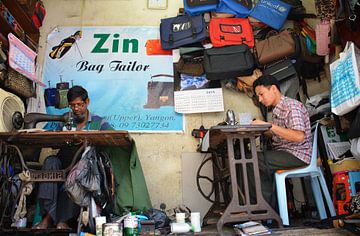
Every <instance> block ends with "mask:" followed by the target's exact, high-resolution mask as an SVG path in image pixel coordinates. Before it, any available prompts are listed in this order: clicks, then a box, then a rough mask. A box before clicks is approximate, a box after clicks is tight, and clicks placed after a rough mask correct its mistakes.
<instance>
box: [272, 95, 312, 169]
mask: <svg viewBox="0 0 360 236" xmlns="http://www.w3.org/2000/svg"><path fill="white" fill-rule="evenodd" d="M272 123H273V124H274V125H278V126H280V127H283V128H287V129H293V130H300V131H304V132H305V138H304V141H303V142H301V143H298V142H291V141H288V140H285V139H283V138H282V137H280V136H278V135H275V134H273V136H272V145H273V149H274V150H281V151H286V152H289V153H291V154H293V155H294V156H295V157H297V158H299V159H300V160H302V161H303V162H305V163H307V164H309V163H310V158H311V152H312V136H311V126H310V118H309V114H308V112H307V110H306V108H305V106H304V105H303V104H302V103H301V102H299V101H297V100H295V99H292V98H288V97H285V96H281V98H280V102H279V103H278V104H277V105H276V107H275V108H274V109H273V114H272Z"/></svg>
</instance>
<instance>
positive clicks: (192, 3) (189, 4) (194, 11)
mask: <svg viewBox="0 0 360 236" xmlns="http://www.w3.org/2000/svg"><path fill="white" fill-rule="evenodd" d="M218 3H219V0H184V10H185V12H186V13H187V14H189V15H192V16H195V15H200V14H201V13H204V12H209V11H215V9H216V7H217V5H218Z"/></svg>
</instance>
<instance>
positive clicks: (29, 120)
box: [12, 112, 73, 130]
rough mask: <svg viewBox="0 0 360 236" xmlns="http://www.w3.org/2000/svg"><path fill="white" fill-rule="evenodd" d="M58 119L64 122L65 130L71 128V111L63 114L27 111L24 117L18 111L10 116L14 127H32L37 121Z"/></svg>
mask: <svg viewBox="0 0 360 236" xmlns="http://www.w3.org/2000/svg"><path fill="white" fill-rule="evenodd" d="M47 121H60V122H63V123H65V127H66V129H67V130H71V127H72V124H73V114H72V112H66V113H64V114H63V115H49V114H43V113H27V114H25V116H24V117H22V114H21V113H20V112H15V113H14V114H13V116H12V124H13V126H14V128H15V129H17V130H18V129H21V128H24V129H33V128H35V127H36V124H37V123H39V122H47Z"/></svg>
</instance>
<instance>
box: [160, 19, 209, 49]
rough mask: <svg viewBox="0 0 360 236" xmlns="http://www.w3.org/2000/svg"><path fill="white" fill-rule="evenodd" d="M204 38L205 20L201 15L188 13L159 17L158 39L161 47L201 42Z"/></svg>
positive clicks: (175, 46)
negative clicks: (164, 17)
mask: <svg viewBox="0 0 360 236" xmlns="http://www.w3.org/2000/svg"><path fill="white" fill-rule="evenodd" d="M205 38H206V29H205V21H204V18H203V17H202V16H189V15H188V14H185V15H182V16H177V17H171V18H166V19H161V23H160V39H161V47H162V48H163V49H166V50H168V49H174V48H178V47H180V46H183V45H186V44H191V43H196V42H201V41H202V40H204V39H205Z"/></svg>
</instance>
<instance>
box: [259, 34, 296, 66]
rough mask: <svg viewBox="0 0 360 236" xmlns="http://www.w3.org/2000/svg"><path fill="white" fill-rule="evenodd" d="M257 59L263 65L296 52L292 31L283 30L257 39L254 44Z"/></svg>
mask: <svg viewBox="0 0 360 236" xmlns="http://www.w3.org/2000/svg"><path fill="white" fill-rule="evenodd" d="M255 51H256V55H257V60H258V62H259V64H260V65H265V64H268V63H270V62H273V61H277V60H279V59H281V58H284V57H287V56H290V55H293V54H295V53H296V44H295V41H294V38H293V36H292V33H291V32H289V31H288V30H283V31H281V32H280V33H279V34H277V35H273V36H270V37H268V38H267V39H264V40H261V41H258V42H257V43H256V44H255Z"/></svg>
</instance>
